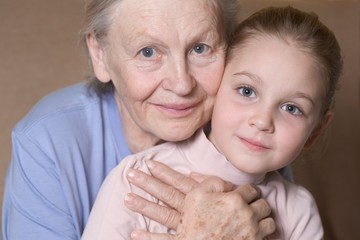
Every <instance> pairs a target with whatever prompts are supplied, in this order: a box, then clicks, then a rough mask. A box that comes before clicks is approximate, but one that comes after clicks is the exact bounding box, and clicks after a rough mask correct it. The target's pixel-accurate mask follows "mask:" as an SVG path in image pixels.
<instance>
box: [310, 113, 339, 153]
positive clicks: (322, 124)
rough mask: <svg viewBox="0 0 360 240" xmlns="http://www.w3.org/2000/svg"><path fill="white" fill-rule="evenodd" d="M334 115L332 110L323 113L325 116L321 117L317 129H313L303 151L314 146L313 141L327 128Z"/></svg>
mask: <svg viewBox="0 0 360 240" xmlns="http://www.w3.org/2000/svg"><path fill="white" fill-rule="evenodd" d="M334 114H335V112H334V110H328V111H327V112H326V113H325V116H324V117H323V119H322V121H321V122H320V123H319V125H318V126H317V128H315V129H314V131H313V132H312V133H311V135H310V137H309V138H308V140H307V141H306V143H305V145H304V148H305V149H307V148H310V147H311V146H313V145H314V143H315V140H316V139H318V137H319V136H320V135H321V134H322V133H323V132H324V130H325V129H326V128H327V126H329V123H330V122H331V120H332V119H333V117H334Z"/></svg>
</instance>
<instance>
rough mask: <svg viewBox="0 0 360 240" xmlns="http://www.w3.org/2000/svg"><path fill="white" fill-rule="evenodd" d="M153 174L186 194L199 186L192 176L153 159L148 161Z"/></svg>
mask: <svg viewBox="0 0 360 240" xmlns="http://www.w3.org/2000/svg"><path fill="white" fill-rule="evenodd" d="M148 165H149V168H150V172H151V174H152V175H153V176H154V177H156V178H157V179H159V180H161V181H162V182H164V183H166V184H168V185H170V186H172V187H174V188H176V189H178V190H179V191H180V192H182V193H184V194H186V193H188V192H190V191H191V190H192V189H193V188H194V187H196V186H197V182H196V181H195V180H194V179H191V178H190V177H187V176H184V175H183V174H181V173H179V172H177V171H175V170H173V169H171V168H170V167H168V166H166V165H165V164H162V163H160V162H157V161H154V160H151V161H148Z"/></svg>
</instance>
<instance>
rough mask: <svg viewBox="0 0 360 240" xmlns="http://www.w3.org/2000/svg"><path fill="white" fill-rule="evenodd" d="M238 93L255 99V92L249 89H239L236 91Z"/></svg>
mask: <svg viewBox="0 0 360 240" xmlns="http://www.w3.org/2000/svg"><path fill="white" fill-rule="evenodd" d="M238 91H239V93H240V94H241V95H243V96H244V97H249V98H254V97H256V94H255V91H254V90H252V89H251V88H249V87H240V88H239V89H238Z"/></svg>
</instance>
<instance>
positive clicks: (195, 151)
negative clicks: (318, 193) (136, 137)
mask: <svg viewBox="0 0 360 240" xmlns="http://www.w3.org/2000/svg"><path fill="white" fill-rule="evenodd" d="M149 159H154V160H157V161H160V162H163V163H165V164H167V165H168V166H170V167H171V168H173V169H175V170H176V171H179V172H181V173H183V174H189V173H190V172H191V171H194V172H199V173H202V174H207V175H215V176H218V177H220V178H222V179H224V180H227V181H230V182H232V183H234V184H236V185H237V186H239V185H241V184H245V183H253V184H256V185H257V186H259V188H260V189H261V191H262V196H263V197H264V198H265V199H266V200H267V201H268V203H269V204H270V206H271V207H272V214H273V217H274V219H275V222H276V227H277V234H278V236H277V237H276V239H279V237H280V239H286V240H290V239H294V240H299V239H304V240H309V239H311V240H317V239H322V238H323V228H322V224H321V220H320V216H319V213H318V210H317V207H316V204H315V201H314V200H313V197H312V196H311V194H310V193H309V192H308V191H307V190H306V189H305V188H303V187H301V186H298V185H295V184H293V183H290V182H288V181H286V180H285V179H283V177H282V176H281V175H280V174H278V173H277V172H271V173H268V174H260V175H250V174H246V173H244V172H241V171H239V170H238V169H237V168H235V167H234V166H233V165H232V164H231V163H230V162H228V161H227V160H226V158H225V157H224V156H223V155H221V154H220V153H219V152H218V151H217V150H216V149H215V147H214V146H213V145H212V143H211V142H210V141H209V140H208V139H207V138H206V136H205V134H204V132H203V131H198V132H197V133H196V134H195V136H194V137H193V138H191V139H189V140H187V141H184V142H180V143H164V144H161V145H158V146H155V147H153V148H150V149H148V150H146V151H144V152H140V153H138V154H135V155H131V156H129V157H127V158H125V159H124V160H123V161H121V163H120V164H119V165H118V166H117V167H116V168H114V169H113V170H112V172H111V173H110V174H109V175H108V177H107V178H106V179H105V181H104V183H103V185H102V187H101V189H100V192H99V193H98V197H97V199H96V201H95V204H94V206H93V208H92V210H91V214H90V217H89V221H88V223H87V226H86V228H85V231H84V234H83V237H82V239H83V240H106V239H111V240H113V239H117V240H118V239H124V240H125V239H126V240H128V239H130V233H131V232H132V231H133V230H135V229H146V230H148V231H151V232H158V233H160V232H162V233H166V232H170V231H169V229H168V228H166V227H164V226H162V225H160V224H159V223H157V222H155V221H152V220H150V219H148V218H146V217H144V216H142V215H140V214H137V213H133V212H132V211H130V210H128V209H127V208H126V207H125V206H124V204H123V201H124V197H125V194H127V193H128V192H133V193H136V194H138V195H140V196H142V197H144V198H146V199H148V200H150V201H153V202H156V203H159V200H157V199H156V198H154V197H152V196H151V195H149V194H148V193H146V192H144V191H142V190H141V189H139V188H137V187H135V186H133V185H132V184H130V183H129V182H128V181H127V179H126V173H127V171H128V169H129V168H131V167H133V168H136V169H141V170H142V171H144V172H146V173H149V169H148V167H147V160H149ZM160 204H161V203H160Z"/></svg>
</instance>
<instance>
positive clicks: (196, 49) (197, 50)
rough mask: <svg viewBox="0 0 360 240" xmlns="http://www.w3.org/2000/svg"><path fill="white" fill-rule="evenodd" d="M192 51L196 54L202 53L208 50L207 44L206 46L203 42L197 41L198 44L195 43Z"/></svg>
mask: <svg viewBox="0 0 360 240" xmlns="http://www.w3.org/2000/svg"><path fill="white" fill-rule="evenodd" d="M193 51H194V52H195V53H197V54H202V53H205V52H207V51H209V46H207V45H206V44H203V43H199V44H197V45H195V47H194V48H193Z"/></svg>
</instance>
